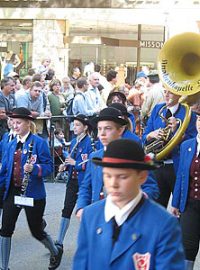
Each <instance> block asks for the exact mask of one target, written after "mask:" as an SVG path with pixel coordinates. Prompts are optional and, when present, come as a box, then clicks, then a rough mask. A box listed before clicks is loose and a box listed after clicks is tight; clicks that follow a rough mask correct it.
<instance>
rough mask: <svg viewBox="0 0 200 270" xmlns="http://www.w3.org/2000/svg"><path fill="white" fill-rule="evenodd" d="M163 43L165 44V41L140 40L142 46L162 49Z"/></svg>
mask: <svg viewBox="0 0 200 270" xmlns="http://www.w3.org/2000/svg"><path fill="white" fill-rule="evenodd" d="M163 45H164V42H163V41H155V40H141V41H140V47H141V48H154V49H161V48H162V46H163Z"/></svg>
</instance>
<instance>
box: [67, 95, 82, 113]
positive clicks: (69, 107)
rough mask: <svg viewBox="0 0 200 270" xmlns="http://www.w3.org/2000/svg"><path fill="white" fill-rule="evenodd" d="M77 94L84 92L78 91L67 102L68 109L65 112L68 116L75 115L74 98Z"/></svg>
mask: <svg viewBox="0 0 200 270" xmlns="http://www.w3.org/2000/svg"><path fill="white" fill-rule="evenodd" d="M76 95H82V93H79V92H78V93H76V94H75V95H74V96H73V98H71V99H70V100H69V101H68V102H67V106H66V110H65V113H66V115H67V116H69V117H70V116H74V114H73V102H74V98H75V96H76Z"/></svg>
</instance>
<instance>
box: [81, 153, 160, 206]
mask: <svg viewBox="0 0 200 270" xmlns="http://www.w3.org/2000/svg"><path fill="white" fill-rule="evenodd" d="M103 152H104V150H103V149H100V150H98V151H96V152H93V153H92V154H91V155H90V159H89V161H88V163H87V166H86V172H85V176H84V179H83V182H82V184H81V186H80V188H79V194H78V200H77V209H81V208H84V207H86V206H87V205H89V204H91V203H94V202H96V201H99V200H100V193H101V191H102V188H103V173H102V167H100V166H97V165H95V164H94V163H93V162H92V161H91V159H92V158H94V157H98V158H102V157H103ZM150 174H151V173H150ZM150 174H149V176H148V178H147V180H146V182H145V183H144V184H143V185H142V191H143V192H145V193H146V194H147V195H148V196H149V198H151V199H157V198H158V196H159V188H158V184H157V182H156V180H155V179H154V178H153V177H152V176H150Z"/></svg>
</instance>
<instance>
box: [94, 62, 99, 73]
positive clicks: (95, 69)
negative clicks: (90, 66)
mask: <svg viewBox="0 0 200 270" xmlns="http://www.w3.org/2000/svg"><path fill="white" fill-rule="evenodd" d="M94 71H95V72H100V71H101V66H100V65H98V64H96V65H95V66H94Z"/></svg>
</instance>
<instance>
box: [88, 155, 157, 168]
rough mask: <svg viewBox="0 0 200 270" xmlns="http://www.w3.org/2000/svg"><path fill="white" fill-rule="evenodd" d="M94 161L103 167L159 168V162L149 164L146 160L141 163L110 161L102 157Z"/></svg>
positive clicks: (93, 160) (93, 159)
mask: <svg viewBox="0 0 200 270" xmlns="http://www.w3.org/2000/svg"><path fill="white" fill-rule="evenodd" d="M92 162H93V163H94V164H96V165H98V166H101V167H108V168H122V169H135V170H155V169H157V168H159V165H158V164H153V165H150V164H147V163H144V162H141V163H110V162H103V161H102V159H101V158H92Z"/></svg>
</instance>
